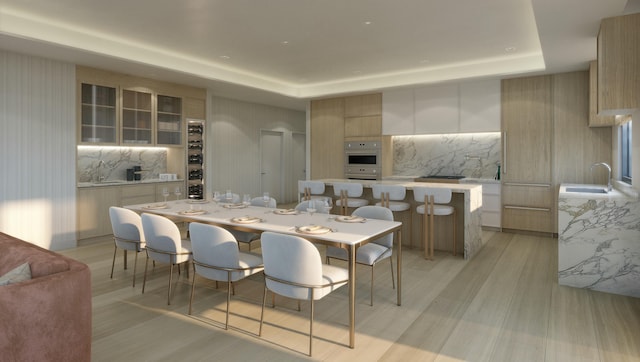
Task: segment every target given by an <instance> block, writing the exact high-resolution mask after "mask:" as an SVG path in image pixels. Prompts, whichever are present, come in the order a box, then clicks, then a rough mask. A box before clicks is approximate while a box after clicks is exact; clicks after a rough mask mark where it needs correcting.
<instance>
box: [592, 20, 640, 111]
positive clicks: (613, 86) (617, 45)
mask: <svg viewBox="0 0 640 362" xmlns="http://www.w3.org/2000/svg"><path fill="white" fill-rule="evenodd" d="M638 108H640V13H636V14H630V15H624V16H617V17H613V18H606V19H603V20H602V22H601V23H600V32H599V33H598V114H599V115H618V114H631V113H633V111H634V110H636V109H638Z"/></svg>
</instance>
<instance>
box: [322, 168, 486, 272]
mask: <svg viewBox="0 0 640 362" xmlns="http://www.w3.org/2000/svg"><path fill="white" fill-rule="evenodd" d="M314 181H321V182H324V184H325V185H327V186H333V184H335V183H339V182H349V183H360V184H362V186H363V188H365V189H370V188H371V187H372V186H373V185H374V184H383V185H402V186H404V187H406V188H407V197H406V199H405V201H407V202H409V203H411V204H412V208H415V206H416V205H417V203H416V202H415V201H414V200H413V188H414V187H433V188H448V189H451V192H453V193H454V194H459V195H460V196H458V197H461V198H462V199H463V201H462V202H461V204H460V207H461V208H463V209H464V210H463V212H460V211H458V215H462V219H463V220H462V225H461V229H462V230H461V231H462V232H461V233H459V234H458V235H463V238H464V240H463V245H464V258H465V260H468V259H471V258H472V257H473V256H474V255H475V254H476V253H477V252H478V251H479V250H480V249H481V248H482V246H483V245H484V244H483V239H482V185H480V184H465V183H455V184H453V183H451V184H450V183H440V182H438V183H429V182H413V181H406V180H351V179H332V178H327V179H318V180H314ZM459 241H460V240H459V239H458V242H459Z"/></svg>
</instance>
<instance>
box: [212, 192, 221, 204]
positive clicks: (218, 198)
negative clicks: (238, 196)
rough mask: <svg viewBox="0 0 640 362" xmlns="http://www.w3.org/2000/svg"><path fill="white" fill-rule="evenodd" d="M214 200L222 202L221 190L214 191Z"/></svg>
mask: <svg viewBox="0 0 640 362" xmlns="http://www.w3.org/2000/svg"><path fill="white" fill-rule="evenodd" d="M213 202H215V203H216V205H217V204H218V202H220V191H214V192H213Z"/></svg>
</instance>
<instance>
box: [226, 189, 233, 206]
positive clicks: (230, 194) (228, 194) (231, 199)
mask: <svg viewBox="0 0 640 362" xmlns="http://www.w3.org/2000/svg"><path fill="white" fill-rule="evenodd" d="M224 195H225V196H224V198H225V199H226V200H227V203H229V204H230V203H231V201H233V194H232V193H231V190H227V192H225V194H224Z"/></svg>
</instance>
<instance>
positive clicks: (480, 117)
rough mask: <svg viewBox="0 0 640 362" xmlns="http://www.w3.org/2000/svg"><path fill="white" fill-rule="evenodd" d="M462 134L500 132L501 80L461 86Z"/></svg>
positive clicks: (462, 84)
mask: <svg viewBox="0 0 640 362" xmlns="http://www.w3.org/2000/svg"><path fill="white" fill-rule="evenodd" d="M460 132H462V133H471V132H500V80H486V81H479V82H469V83H461V84H460Z"/></svg>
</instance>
